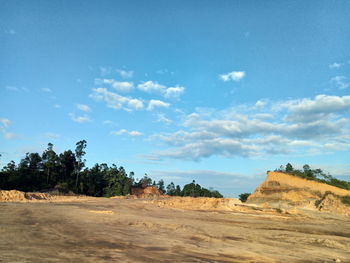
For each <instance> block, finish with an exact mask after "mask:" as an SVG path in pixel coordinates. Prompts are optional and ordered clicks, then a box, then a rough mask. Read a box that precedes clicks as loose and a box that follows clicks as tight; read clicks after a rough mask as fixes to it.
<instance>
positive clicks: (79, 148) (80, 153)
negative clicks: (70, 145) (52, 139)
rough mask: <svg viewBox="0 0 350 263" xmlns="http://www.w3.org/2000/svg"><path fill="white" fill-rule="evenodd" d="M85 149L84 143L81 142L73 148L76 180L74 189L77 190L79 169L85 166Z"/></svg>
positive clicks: (83, 141)
mask: <svg viewBox="0 0 350 263" xmlns="http://www.w3.org/2000/svg"><path fill="white" fill-rule="evenodd" d="M85 148H86V141H85V140H82V141H79V142H77V143H76V148H75V157H76V165H75V174H76V180H75V188H76V189H77V188H78V181H79V175H80V171H81V169H83V168H84V166H85V161H86V160H85V159H83V157H84V155H85V154H86V152H85Z"/></svg>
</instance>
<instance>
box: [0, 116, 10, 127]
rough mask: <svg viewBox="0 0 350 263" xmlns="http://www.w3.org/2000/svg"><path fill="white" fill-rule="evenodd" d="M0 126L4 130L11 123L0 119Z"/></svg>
mask: <svg viewBox="0 0 350 263" xmlns="http://www.w3.org/2000/svg"><path fill="white" fill-rule="evenodd" d="M0 124H1V125H0V128H1V127H2V128H3V129H6V128H8V127H9V126H10V125H11V121H10V120H9V119H6V118H0Z"/></svg>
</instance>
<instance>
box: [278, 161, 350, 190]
mask: <svg viewBox="0 0 350 263" xmlns="http://www.w3.org/2000/svg"><path fill="white" fill-rule="evenodd" d="M275 171H276V172H284V173H288V174H290V175H294V176H298V177H302V178H305V179H308V180H313V181H318V182H321V183H325V184H329V185H333V186H336V187H339V188H342V189H346V190H350V182H347V181H344V180H339V179H337V178H335V177H333V176H332V175H330V174H329V173H325V172H324V171H322V170H321V169H319V168H317V169H311V167H310V165H308V164H305V165H304V166H303V169H302V170H301V169H295V168H294V167H293V166H292V165H291V164H290V163H287V165H286V166H283V165H281V166H280V168H279V169H276V170H275Z"/></svg>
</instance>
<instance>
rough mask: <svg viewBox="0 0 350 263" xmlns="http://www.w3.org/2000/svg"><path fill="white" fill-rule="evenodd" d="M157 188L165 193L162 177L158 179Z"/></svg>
mask: <svg viewBox="0 0 350 263" xmlns="http://www.w3.org/2000/svg"><path fill="white" fill-rule="evenodd" d="M157 188H158V190H159V191H160V192H161V193H162V194H164V193H165V188H164V181H163V180H162V179H161V180H159V181H158V183H157Z"/></svg>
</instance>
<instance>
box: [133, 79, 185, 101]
mask: <svg viewBox="0 0 350 263" xmlns="http://www.w3.org/2000/svg"><path fill="white" fill-rule="evenodd" d="M137 88H138V89H139V90H141V91H143V92H147V93H155V94H159V95H162V96H164V97H165V98H178V97H180V96H181V95H182V94H183V93H184V91H185V88H184V87H182V86H179V85H176V86H175V87H167V86H164V85H161V84H159V83H157V82H153V81H151V80H149V81H146V82H143V83H140V84H139V85H137Z"/></svg>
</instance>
